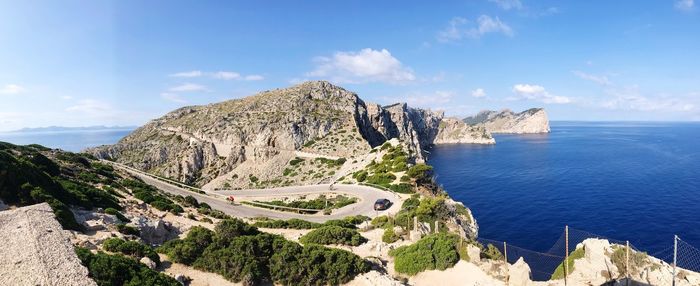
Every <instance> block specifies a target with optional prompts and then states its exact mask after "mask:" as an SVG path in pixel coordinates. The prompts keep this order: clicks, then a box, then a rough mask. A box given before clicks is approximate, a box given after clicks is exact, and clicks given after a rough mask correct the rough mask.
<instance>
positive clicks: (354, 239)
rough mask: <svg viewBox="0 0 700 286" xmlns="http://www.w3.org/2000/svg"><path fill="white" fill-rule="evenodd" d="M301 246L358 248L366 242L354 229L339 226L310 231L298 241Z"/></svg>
mask: <svg viewBox="0 0 700 286" xmlns="http://www.w3.org/2000/svg"><path fill="white" fill-rule="evenodd" d="M299 242H301V243H303V244H310V243H315V244H324V245H328V244H342V245H351V246H358V245H360V244H363V243H365V242H367V239H366V238H364V237H363V236H362V235H360V233H358V232H357V231H356V230H354V229H348V228H344V227H339V226H323V227H320V228H317V229H314V230H312V231H311V232H309V233H307V234H306V235H304V236H302V237H301V238H300V239H299Z"/></svg>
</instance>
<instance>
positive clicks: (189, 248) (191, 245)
mask: <svg viewBox="0 0 700 286" xmlns="http://www.w3.org/2000/svg"><path fill="white" fill-rule="evenodd" d="M213 241H214V232H213V231H211V230H209V229H207V228H204V227H200V226H195V227H193V228H192V229H190V232H188V233H187V236H186V237H185V239H173V240H170V241H168V242H166V243H164V244H163V245H161V246H160V247H158V248H157V249H156V251H158V252H160V253H163V254H165V255H167V256H168V257H169V258H170V260H172V261H173V262H178V263H183V264H186V265H190V264H192V263H193V262H194V261H195V260H197V258H199V256H200V255H202V252H204V250H205V249H206V248H207V247H208V246H209V244H211V243H212V242H213Z"/></svg>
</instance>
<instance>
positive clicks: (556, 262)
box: [477, 226, 700, 285]
mask: <svg viewBox="0 0 700 286" xmlns="http://www.w3.org/2000/svg"><path fill="white" fill-rule="evenodd" d="M592 238H595V239H604V240H607V241H608V242H610V244H616V245H620V246H623V247H624V246H629V251H635V252H644V253H648V255H650V256H652V257H655V258H657V259H660V260H662V261H663V262H666V263H668V265H670V266H674V261H675V266H677V267H678V268H679V269H678V270H676V268H675V267H673V269H674V270H673V272H670V273H668V275H667V276H668V282H669V285H671V284H673V283H674V281H673V280H674V277H675V278H677V279H683V277H684V275H683V273H682V272H683V270H682V269H686V270H690V271H694V272H700V249H698V248H696V247H694V246H692V245H690V244H688V243H687V242H685V241H683V240H682V239H680V238H678V237H677V236H676V237H675V238H674V240H675V241H673V244H672V245H670V246H669V247H666V248H664V249H661V250H658V251H656V252H645V251H643V250H641V249H639V248H637V247H635V246H634V245H632V244H630V243H629V242H628V241H623V240H617V239H612V238H609V237H606V236H603V235H598V234H594V233H590V232H587V231H584V230H579V229H574V228H571V227H568V226H567V227H566V228H565V231H564V232H563V233H562V235H561V236H560V237H559V239H557V241H556V242H555V243H554V244H553V245H552V247H550V248H549V250H547V251H546V252H539V251H534V250H530V249H526V248H522V247H519V246H515V245H510V244H507V243H506V242H504V241H499V240H493V239H487V238H477V241H478V242H479V243H480V244H482V245H483V246H484V247H487V246H488V245H492V246H493V247H495V248H497V249H498V251H500V252H501V254H505V260H506V261H507V262H508V263H511V264H513V263H515V262H516V261H518V259H520V258H521V257H522V258H523V260H524V261H525V262H526V263H527V264H528V266H529V267H530V271H531V275H532V280H534V281H547V280H550V279H553V278H557V279H559V278H564V277H563V276H562V274H563V275H566V272H570V271H569V270H568V269H567V266H564V264H563V262H564V261H565V259H566V258H567V256H568V255H571V253H573V252H574V251H575V250H576V246H577V245H578V244H580V243H582V242H583V241H584V240H586V239H592ZM567 242H568V244H567ZM670 242H671V241H669V243H670ZM567 250H568V254H567ZM625 251H627V249H626V248H625ZM629 251H627V254H626V255H627V257H629ZM628 259H629V258H628ZM569 263H571V262H569ZM628 264H630V263H629V260H627V262H625V265H628ZM557 268H560V269H557ZM620 271H624V272H625V273H627V270H623V269H620ZM555 272H557V275H556V277H553V275H554V274H555ZM562 272H564V273H562ZM664 279H665V278H664ZM674 285H675V284H674Z"/></svg>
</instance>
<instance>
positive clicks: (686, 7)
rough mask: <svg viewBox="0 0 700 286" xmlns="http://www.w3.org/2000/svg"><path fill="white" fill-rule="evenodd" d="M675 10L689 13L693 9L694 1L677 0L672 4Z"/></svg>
mask: <svg viewBox="0 0 700 286" xmlns="http://www.w3.org/2000/svg"><path fill="white" fill-rule="evenodd" d="M674 6H675V7H676V9H679V10H683V11H690V10H692V9H693V7H695V1H694V0H677V1H676V3H675V4H674Z"/></svg>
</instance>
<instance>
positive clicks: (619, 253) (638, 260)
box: [610, 245, 651, 277]
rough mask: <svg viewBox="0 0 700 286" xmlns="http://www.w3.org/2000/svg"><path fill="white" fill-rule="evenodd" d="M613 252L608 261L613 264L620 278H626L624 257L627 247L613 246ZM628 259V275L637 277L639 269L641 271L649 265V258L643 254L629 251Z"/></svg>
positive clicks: (625, 258) (625, 259) (625, 260)
mask: <svg viewBox="0 0 700 286" xmlns="http://www.w3.org/2000/svg"><path fill="white" fill-rule="evenodd" d="M612 248H613V252H612V254H610V260H612V262H613V264H615V266H616V267H617V269H618V270H619V273H620V277H623V276H627V272H626V271H627V269H628V267H625V266H627V265H625V264H626V263H627V257H626V252H627V247H626V246H619V245H613V247H612ZM629 253H630V257H629V272H630V273H629V274H630V275H637V274H639V269H643V268H644V267H645V266H646V265H647V264H649V263H650V262H651V261H650V260H649V256H648V255H647V254H646V253H645V252H637V251H634V250H632V249H630V250H629Z"/></svg>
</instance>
